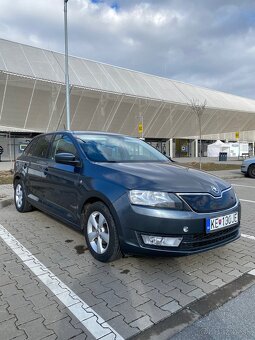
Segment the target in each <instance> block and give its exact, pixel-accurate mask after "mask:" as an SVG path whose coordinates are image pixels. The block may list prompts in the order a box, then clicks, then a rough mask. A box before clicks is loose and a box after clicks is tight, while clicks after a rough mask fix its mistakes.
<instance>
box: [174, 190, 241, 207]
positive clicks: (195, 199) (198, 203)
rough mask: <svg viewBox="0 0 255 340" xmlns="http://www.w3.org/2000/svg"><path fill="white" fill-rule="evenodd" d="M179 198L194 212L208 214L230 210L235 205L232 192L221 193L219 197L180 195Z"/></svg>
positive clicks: (234, 197)
mask: <svg viewBox="0 0 255 340" xmlns="http://www.w3.org/2000/svg"><path fill="white" fill-rule="evenodd" d="M180 197H181V198H182V199H183V200H184V201H185V202H186V203H187V204H188V205H189V206H190V207H191V208H192V209H193V210H194V211H196V212H199V213H209V212H215V211H221V210H225V209H229V208H232V207H233V206H234V205H235V204H236V196H235V193H234V190H233V189H232V188H231V189H229V190H226V191H223V192H222V196H221V197H214V196H212V195H210V194H181V195H180Z"/></svg>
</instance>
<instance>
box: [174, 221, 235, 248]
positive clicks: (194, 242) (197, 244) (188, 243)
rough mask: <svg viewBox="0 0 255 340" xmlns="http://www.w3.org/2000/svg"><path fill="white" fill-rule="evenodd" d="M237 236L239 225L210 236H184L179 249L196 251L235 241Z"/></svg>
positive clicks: (204, 234)
mask: <svg viewBox="0 0 255 340" xmlns="http://www.w3.org/2000/svg"><path fill="white" fill-rule="evenodd" d="M238 234H239V224H238V225H236V226H234V227H231V228H226V229H223V230H220V231H216V232H213V233H210V234H206V233H203V234H192V235H185V236H184V237H183V241H182V243H181V244H180V247H179V249H182V250H191V251H192V250H198V249H203V248H207V247H208V246H213V245H218V244H220V243H224V242H227V241H231V240H233V239H235V238H236V237H237V236H238Z"/></svg>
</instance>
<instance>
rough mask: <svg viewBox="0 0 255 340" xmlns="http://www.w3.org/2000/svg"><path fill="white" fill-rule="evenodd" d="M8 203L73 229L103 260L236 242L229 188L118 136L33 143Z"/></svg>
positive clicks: (66, 135)
mask: <svg viewBox="0 0 255 340" xmlns="http://www.w3.org/2000/svg"><path fill="white" fill-rule="evenodd" d="M14 198H15V205H16V208H17V210H18V211H19V212H27V211H30V210H32V208H33V207H36V208H38V209H41V210H42V211H44V212H46V213H48V214H51V215H53V216H55V217H57V218H59V219H61V220H62V221H64V222H65V223H68V224H70V225H72V226H74V227H77V228H79V229H81V230H82V231H83V232H84V235H85V239H86V243H87V246H88V248H89V250H90V252H91V254H92V255H93V256H94V257H95V258H96V259H97V260H99V261H103V262H107V261H112V260H115V259H117V258H118V257H120V256H121V255H122V254H127V253H129V254H130V253H131V254H139V253H140V254H151V255H152V254H154V255H155V254H159V255H162V254H168V255H188V254H194V253H198V252H201V251H206V250H209V249H212V248H215V247H219V246H222V245H224V244H226V243H229V242H231V241H234V240H236V239H238V238H239V236H240V231H239V226H240V203H239V200H238V198H237V196H236V194H235V192H234V190H233V188H232V187H231V185H230V184H229V183H227V182H225V181H223V180H221V179H219V178H217V177H215V176H212V175H209V174H206V173H205V172H201V171H198V170H194V169H189V168H185V167H183V166H180V165H176V163H173V162H171V160H169V159H168V158H167V157H165V156H164V155H163V154H161V153H160V152H158V151H157V150H155V149H154V148H153V147H151V146H150V145H148V144H147V143H145V142H144V141H141V140H139V139H137V138H131V137H128V136H123V135H118V134H110V133H102V132H80V131H79V132H70V131H63V132H55V133H48V134H43V135H40V136H37V137H35V138H34V139H33V140H32V142H31V143H30V144H29V145H28V147H27V148H26V149H25V151H24V152H23V154H22V155H21V156H20V157H19V158H18V159H17V161H16V163H15V173H14Z"/></svg>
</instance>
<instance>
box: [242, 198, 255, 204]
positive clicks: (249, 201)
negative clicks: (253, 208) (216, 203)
mask: <svg viewBox="0 0 255 340" xmlns="http://www.w3.org/2000/svg"><path fill="white" fill-rule="evenodd" d="M239 201H242V202H248V203H255V201H251V200H243V199H242V198H239Z"/></svg>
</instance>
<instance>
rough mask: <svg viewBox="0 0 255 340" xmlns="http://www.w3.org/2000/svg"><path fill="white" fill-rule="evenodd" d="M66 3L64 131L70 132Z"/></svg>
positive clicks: (65, 14) (65, 7)
mask: <svg viewBox="0 0 255 340" xmlns="http://www.w3.org/2000/svg"><path fill="white" fill-rule="evenodd" d="M67 3H68V0H64V25H65V83H66V129H67V130H70V85H69V72H68V31H67Z"/></svg>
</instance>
